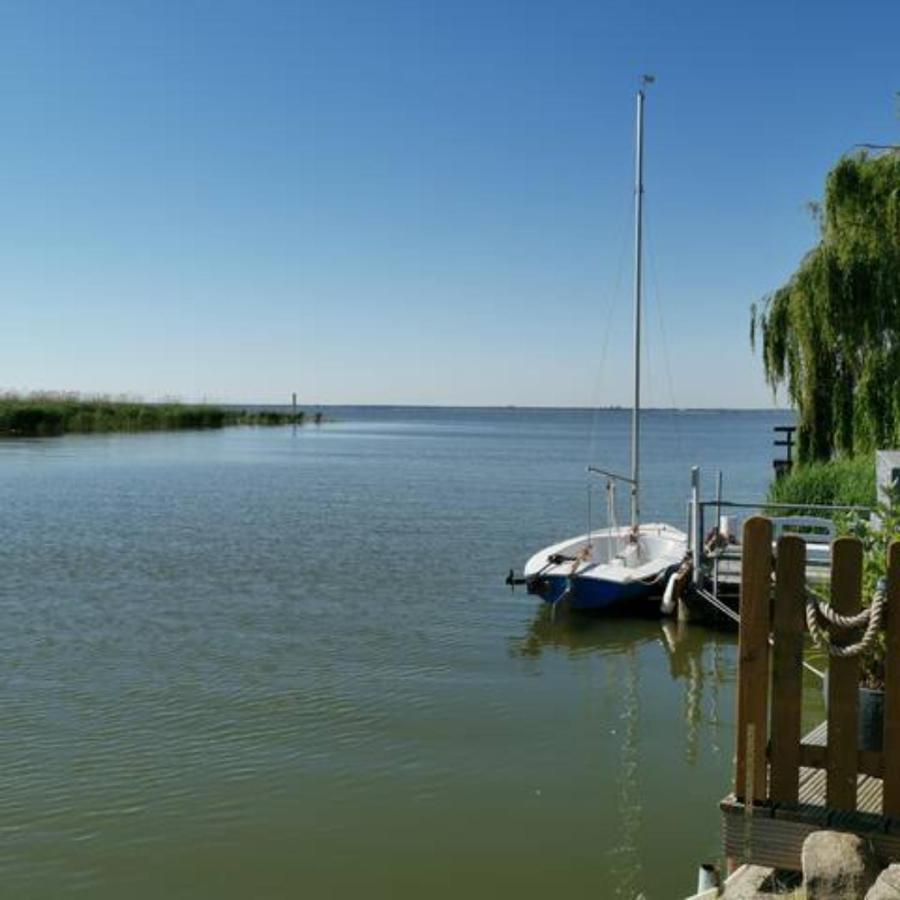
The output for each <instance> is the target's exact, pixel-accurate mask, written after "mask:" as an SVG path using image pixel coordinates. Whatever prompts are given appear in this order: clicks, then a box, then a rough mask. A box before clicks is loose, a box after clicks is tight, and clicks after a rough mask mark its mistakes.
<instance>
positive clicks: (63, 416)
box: [0, 393, 319, 437]
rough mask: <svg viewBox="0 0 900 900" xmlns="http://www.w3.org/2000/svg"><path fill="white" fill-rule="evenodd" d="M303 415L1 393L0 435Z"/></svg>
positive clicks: (274, 421)
mask: <svg viewBox="0 0 900 900" xmlns="http://www.w3.org/2000/svg"><path fill="white" fill-rule="evenodd" d="M304 415H305V414H304V413H303V412H298V413H297V416H296V419H295V418H294V416H293V415H292V414H290V413H282V412H273V411H271V410H246V409H225V408H223V407H219V406H207V405H205V404H202V405H201V404H196V405H188V404H182V403H141V402H137V401H134V400H113V399H110V398H108V397H81V396H79V395H77V394H12V393H9V394H0V436H6V437H43V436H51V435H60V434H65V433H67V432H82V433H90V432H111V431H168V430H182V429H206V428H223V427H225V426H226V425H289V424H292V423H293V424H302V423H303V419H304ZM318 421H319V420H318V418H317V422H318Z"/></svg>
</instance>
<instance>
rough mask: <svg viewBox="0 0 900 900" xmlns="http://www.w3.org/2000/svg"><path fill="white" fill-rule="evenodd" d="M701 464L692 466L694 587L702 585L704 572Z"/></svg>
mask: <svg viewBox="0 0 900 900" xmlns="http://www.w3.org/2000/svg"><path fill="white" fill-rule="evenodd" d="M700 531H701V526H700V466H692V467H691V553H692V555H693V563H694V571H693V573H692V575H691V577H692V580H693V583H694V587H700V586H701V585H702V582H703V573H702V571H701V569H700V564H701V562H702V559H701V550H702V548H703V535H702V534H701V533H700Z"/></svg>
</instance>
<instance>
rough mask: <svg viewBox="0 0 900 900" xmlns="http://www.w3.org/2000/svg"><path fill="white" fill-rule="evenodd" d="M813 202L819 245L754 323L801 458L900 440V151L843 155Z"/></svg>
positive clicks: (852, 451)
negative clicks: (791, 415)
mask: <svg viewBox="0 0 900 900" xmlns="http://www.w3.org/2000/svg"><path fill="white" fill-rule="evenodd" d="M815 212H816V215H817V218H818V220H819V224H820V229H821V238H820V240H819V243H818V245H817V246H816V247H815V248H814V249H813V250H811V251H810V252H809V253H808V254H807V255H806V257H805V258H804V259H803V261H802V263H801V264H800V267H799V268H798V269H797V271H796V272H795V273H794V274H793V275H792V276H791V278H790V280H789V281H788V282H787V284H785V285H783V286H782V287H780V288H779V289H778V290H776V291H775V292H774V293H773V294H771V295H770V296H769V297H767V298H766V300H765V303H764V306H763V308H762V310H760V311H758V310H757V309H756V306H755V305H754V307H753V311H752V316H751V329H750V340H751V344H752V345H753V346H754V347H755V345H756V339H757V335H758V336H759V338H760V339H761V349H762V357H763V363H764V367H765V373H766V380H767V381H768V383H769V384H770V385H771V386H772V388H773V390H777V388H778V387H786V388H787V393H788V396H789V397H790V399H791V401H792V402H793V404H794V406H795V407H796V409H797V415H798V428H797V443H798V453H799V457H800V459H801V461H808V460H814V459H818V460H827V459H831V458H833V457H834V456H840V455H852V454H856V453H862V452H867V451H870V450H872V449H874V448H877V447H884V446H886V445H889V444H897V443H898V442H900V153H896V152H894V153H888V154H884V155H881V156H870V155H867V154H865V153H861V154H858V155H854V156H849V157H845V158H843V159H841V161H840V162H839V163H838V164H837V165H836V166H835V167H834V168H833V169H832V170H831V172H830V173H829V174H828V178H827V180H826V184H825V200H824V203H823V204H822V205H821V206H816V207H815Z"/></svg>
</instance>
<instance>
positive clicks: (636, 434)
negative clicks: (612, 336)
mask: <svg viewBox="0 0 900 900" xmlns="http://www.w3.org/2000/svg"><path fill="white" fill-rule="evenodd" d="M652 83H653V76H652V75H644V76H643V77H642V78H641V87H640V89H639V90H638V93H637V150H636V155H635V163H634V406H633V407H632V410H631V527H632V529H637V526H638V521H639V519H640V515H641V499H640V468H641V464H640V451H641V264H642V261H641V250H642V247H641V242H642V240H643V215H644V88H645V87H646V86H647V85H648V84H652Z"/></svg>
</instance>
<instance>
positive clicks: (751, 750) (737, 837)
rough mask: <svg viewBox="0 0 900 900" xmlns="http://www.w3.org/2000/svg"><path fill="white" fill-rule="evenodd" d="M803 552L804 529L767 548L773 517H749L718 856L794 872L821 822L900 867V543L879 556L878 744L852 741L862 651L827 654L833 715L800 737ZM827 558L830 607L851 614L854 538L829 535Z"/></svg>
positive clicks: (856, 600)
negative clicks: (729, 786)
mask: <svg viewBox="0 0 900 900" xmlns="http://www.w3.org/2000/svg"><path fill="white" fill-rule="evenodd" d="M808 549H809V547H808V545H806V544H804V542H803V540H802V538H801V537H800V536H798V535H789V534H782V535H781V537H780V538H779V539H778V543H777V547H776V548H775V552H774V553H773V547H772V526H771V523H770V522H769V521H768V520H767V519H765V518H763V517H753V518H751V519H748V520H747V521H746V522H745V523H744V529H743V541H742V553H743V559H742V565H741V628H740V633H739V643H738V684H737V693H738V703H737V741H736V748H735V780H734V787H733V792H732V793H731V794H730V795H729V796H727V797H726V798H725V799H724V800H723V801H722V802H721V803H720V808H721V810H722V821H723V831H724V843H725V853H726V855H727V856H728V857H729V858H730V859H731V860H732V861H740V862H749V863H753V864H755V865H763V866H771V867H774V868H783V869H799V868H800V856H801V850H802V847H803V841H804V840H805V838H806V837H807V835H809V834H810V833H811V832H813V831H817V830H820V829H823V828H828V829H834V830H838V831H848V832H854V833H856V834H859V835H862V836H864V837H866V838H867V839H868V840H870V841H871V843H872V845H873V846H874V848H875V850H876V851H877V852H878V854H879V855H880V856H881V857H882V860H883V862H884V863H885V864H887V863H890V862H900V762H898V759H897V754H898V752H900V541H895V542H893V543H892V545H891V547H890V550H889V554H888V559H887V560H886V562H887V563H888V577H887V596H888V598H889V600H893V601H894V602H893V603H891V602H889V603H888V606H887V610H886V616H885V619H886V621H885V622H884V625H885V630H884V640H885V648H886V667H887V674H888V677H887V678H886V687H885V692H884V707H885V721H884V724H883V727H882V729H881V730H882V738H883V741H884V749H870V747H868V746H860V745H859V729H858V704H859V672H858V668H859V660H858V658H857V655H858V650H857V651H855V652H852V653H851V654H850V655H847V654H842V655H839V654H836V653H832V654H830V657H831V658H830V665H829V673H828V721H827V723H823V724H822V725H820V726H819V727H818V728H815V729H814V730H813V731H812V732H810V733H809V734H808V735H806V737H805V738H803V739H802V740H799V735H800V731H801V729H800V722H801V720H802V709H801V704H802V679H801V678H800V677H799V667H800V665H802V654H803V646H804V631H805V626H806V604H807V597H806V593H805V589H804V586H805V583H806V581H807V579H808V572H809V558H808V555H807V551H808ZM830 562H831V569H830V578H829V582H830V585H829V590H830V594H831V599H830V606H831V607H832V608H833V609H835V610H837V611H839V612H841V613H843V614H845V615H848V614H851V615H852V614H854V613H856V611H857V610H859V609H860V601H861V590H862V564H863V547H862V544H861V542H860V541H859V540H858V539H857V538H854V537H840V538H837V539H835V540H834V541H833V543H832V545H831V561H830ZM825 574H828V572H827V570H826V573H825ZM773 576H774V579H773ZM773 580H774V584H773ZM873 603H874V600H873ZM874 608H875V607H874V606H873V607H872V609H874ZM815 615H816V616H817V620H819V621H818V626H817V627H818V628H826V629H827V627H828V626H827V623H824V624H823V622H824V617H823V615H822V613H821V612H815ZM847 640H848V638H847V637H846V636H839V638H838V641H839V642H840V641H844V642H846V641H847Z"/></svg>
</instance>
